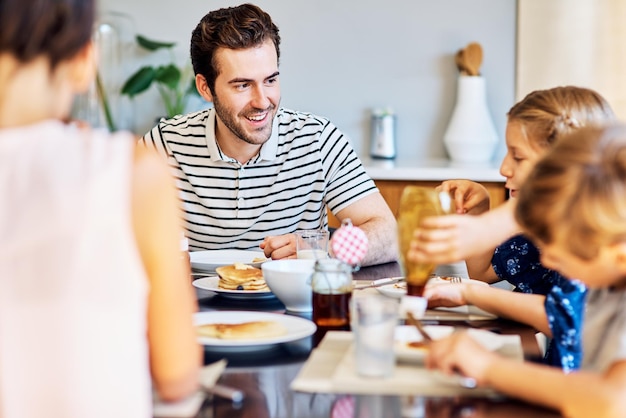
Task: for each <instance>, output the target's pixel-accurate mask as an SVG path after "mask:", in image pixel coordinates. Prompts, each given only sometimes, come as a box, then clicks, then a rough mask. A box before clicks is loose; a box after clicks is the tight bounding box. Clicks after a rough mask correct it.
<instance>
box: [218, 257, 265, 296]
mask: <svg viewBox="0 0 626 418" xmlns="http://www.w3.org/2000/svg"><path fill="white" fill-rule="evenodd" d="M215 272H216V273H217V275H218V276H219V277H220V280H219V282H218V285H217V287H218V288H220V289H225V290H255V291H262V290H264V291H268V292H269V290H270V289H269V287H268V286H267V283H265V279H264V278H263V271H261V269H259V268H256V267H252V266H249V265H247V264H241V263H235V264H232V265H229V266H221V267H218V268H216V269H215Z"/></svg>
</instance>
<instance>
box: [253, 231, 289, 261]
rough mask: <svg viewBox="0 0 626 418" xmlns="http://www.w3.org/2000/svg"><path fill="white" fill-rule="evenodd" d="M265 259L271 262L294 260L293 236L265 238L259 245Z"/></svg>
mask: <svg viewBox="0 0 626 418" xmlns="http://www.w3.org/2000/svg"><path fill="white" fill-rule="evenodd" d="M260 247H261V249H262V250H263V252H264V253H265V257H267V258H271V259H272V260H280V259H282V258H296V236H295V234H287V235H275V236H267V237H265V239H264V240H263V242H262V243H261V245H260Z"/></svg>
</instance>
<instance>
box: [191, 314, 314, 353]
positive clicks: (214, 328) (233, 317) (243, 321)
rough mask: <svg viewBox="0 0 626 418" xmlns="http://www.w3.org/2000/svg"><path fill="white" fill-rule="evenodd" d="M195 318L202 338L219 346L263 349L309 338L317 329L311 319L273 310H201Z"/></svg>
mask: <svg viewBox="0 0 626 418" xmlns="http://www.w3.org/2000/svg"><path fill="white" fill-rule="evenodd" d="M193 319H194V325H195V326H196V330H197V333H198V341H199V342H200V343H201V344H203V345H204V346H206V347H213V348H218V349H219V348H225V347H228V348H235V349H236V348H242V349H243V348H245V349H258V348H263V347H267V346H271V345H275V344H280V343H285V342H290V341H296V340H299V339H301V338H305V337H308V336H310V335H312V334H313V333H314V332H315V330H316V329H317V327H316V326H315V323H313V322H312V321H309V320H308V319H305V318H300V317H297V316H292V315H283V314H276V313H270V312H252V311H211V312H197V313H196V314H194V318H193Z"/></svg>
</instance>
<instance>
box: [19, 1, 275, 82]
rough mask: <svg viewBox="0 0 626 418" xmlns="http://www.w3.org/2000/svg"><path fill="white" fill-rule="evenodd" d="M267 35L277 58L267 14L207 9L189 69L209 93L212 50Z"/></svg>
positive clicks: (245, 8) (243, 45)
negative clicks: (201, 77) (196, 75)
mask: <svg viewBox="0 0 626 418" xmlns="http://www.w3.org/2000/svg"><path fill="white" fill-rule="evenodd" d="M16 1H17V0H16ZM267 39H271V40H272V42H273V43H274V46H275V47H276V56H277V57H278V58H280V36H279V35H278V27H277V26H276V25H275V24H274V23H273V22H272V18H271V17H270V15H269V14H267V13H266V12H264V11H263V10H261V9H260V8H259V7H257V6H255V5H253V4H242V5H240V6H237V7H227V8H223V9H219V10H214V11H212V12H209V13H208V14H207V15H206V16H204V17H203V18H202V20H201V21H200V23H198V26H196V28H195V29H194V30H193V32H192V33H191V50H190V53H191V64H192V65H193V71H194V73H195V74H201V75H202V76H204V78H205V79H206V81H207V85H208V87H209V89H210V90H211V93H213V94H215V79H216V78H217V75H218V74H219V69H218V68H217V66H216V63H215V51H216V50H217V49H218V48H228V49H247V48H253V47H256V46H259V45H261V44H263V43H264V42H265V41H266V40H267Z"/></svg>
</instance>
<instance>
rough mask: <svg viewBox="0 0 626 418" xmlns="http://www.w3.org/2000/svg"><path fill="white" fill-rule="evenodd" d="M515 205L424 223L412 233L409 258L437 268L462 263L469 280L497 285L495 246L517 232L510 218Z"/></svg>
mask: <svg viewBox="0 0 626 418" xmlns="http://www.w3.org/2000/svg"><path fill="white" fill-rule="evenodd" d="M513 210H514V201H513V200H509V201H507V202H505V203H504V204H502V205H500V206H498V207H497V208H496V209H494V210H491V211H489V212H486V213H484V214H482V215H478V216H468V215H446V216H436V217H431V218H426V219H424V222H422V227H421V228H419V229H416V230H415V233H414V238H413V241H412V242H411V248H410V251H409V254H408V256H409V258H410V259H411V260H412V261H416V262H431V263H436V264H445V263H453V262H457V261H461V260H465V262H466V264H467V270H468V273H469V276H470V277H471V278H473V279H476V280H481V281H484V282H488V283H493V282H496V281H499V280H500V279H499V277H498V276H497V275H496V274H495V272H494V271H493V268H492V267H491V258H492V256H493V252H494V249H495V248H496V246H497V245H498V244H500V243H501V242H503V241H505V240H506V239H508V238H509V237H511V236H512V235H514V234H515V233H517V232H518V231H519V228H518V226H517V223H516V222H515V220H514V218H513Z"/></svg>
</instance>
